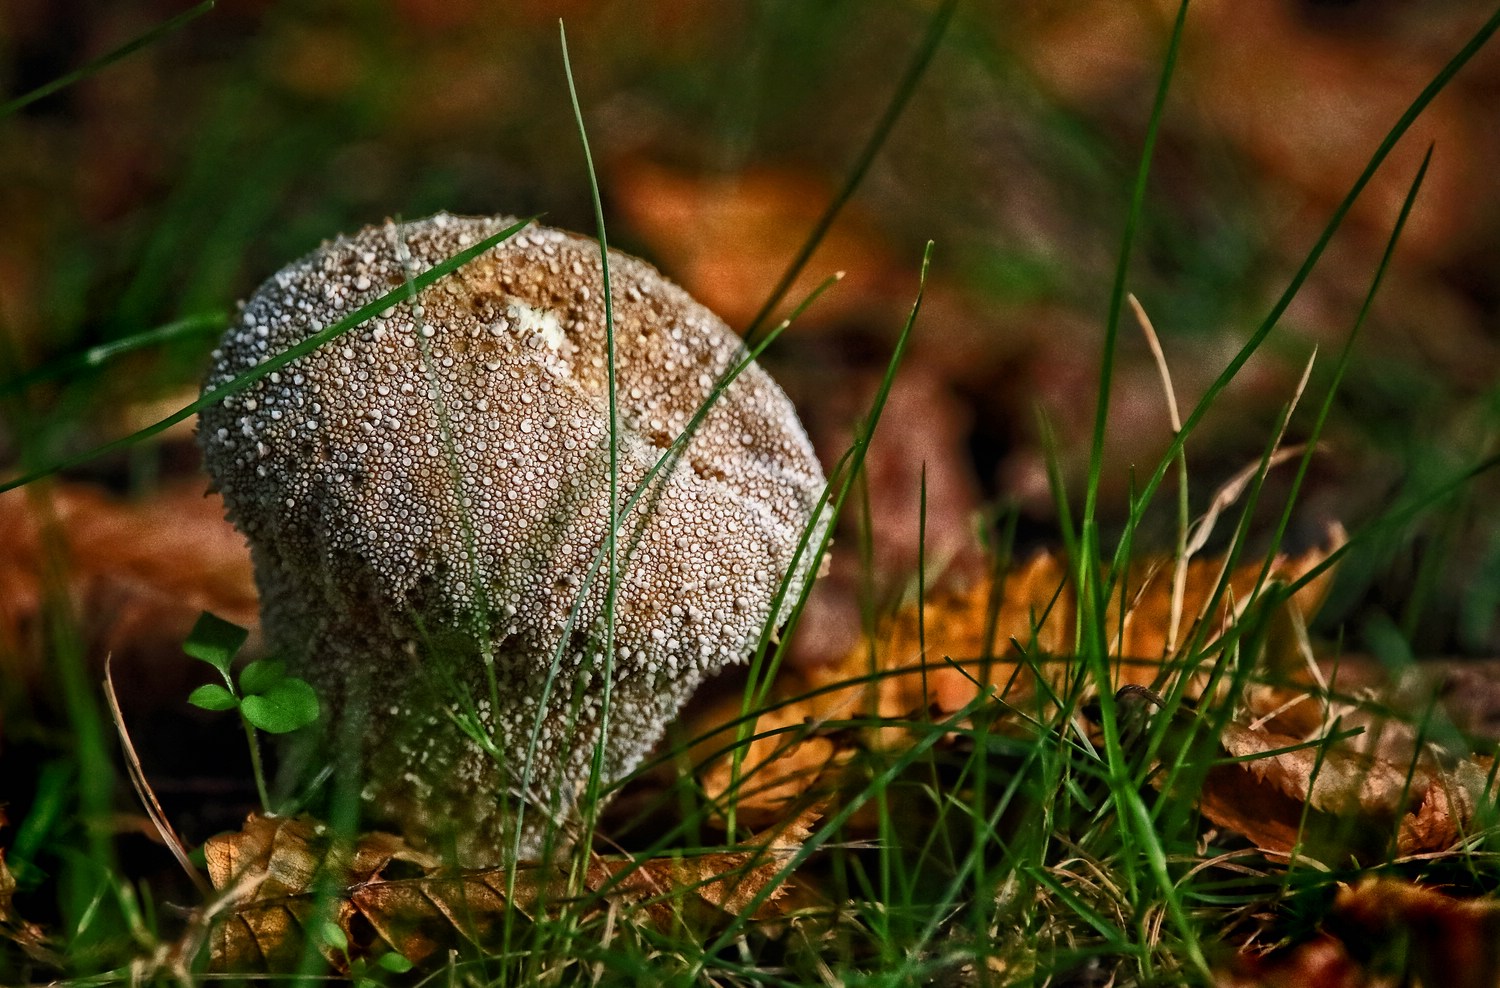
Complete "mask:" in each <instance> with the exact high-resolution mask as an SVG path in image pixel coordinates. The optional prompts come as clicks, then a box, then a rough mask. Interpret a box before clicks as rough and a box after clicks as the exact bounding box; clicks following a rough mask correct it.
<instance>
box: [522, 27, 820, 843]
mask: <svg viewBox="0 0 1500 988" xmlns="http://www.w3.org/2000/svg"><path fill="white" fill-rule="evenodd" d="M564 42H565V36H564ZM565 65H566V53H565ZM573 98H574V101H575V104H576V101H577V96H576V90H575V91H574V93H573ZM575 114H576V115H577V116H578V118H579V124H580V133H582V118H581V109H580V108H579V107H577V106H576V105H575ZM585 142H586V137H585ZM585 147H586V143H585ZM590 166H591V161H590ZM594 186H595V197H596V200H597V196H598V193H597V182H596V180H595V181H594ZM596 219H598V220H599V221H600V222H601V223H602V207H601V208H599V209H596ZM600 249H601V254H602V256H603V257H604V258H605V262H606V264H607V262H608V254H607V243H604V242H601V247H600ZM606 270H607V269H606ZM839 277H841V275H836V276H834V277H833V278H830V279H827V280H826V281H825V282H823V283H822V284H821V285H819V286H818V287H817V289H815V290H814V291H813V292H812V293H810V294H809V295H808V297H807V298H806V299H805V300H804V301H803V302H802V303H801V304H800V305H799V306H798V307H797V309H796V310H795V311H794V312H793V314H792V317H790V318H788V319H787V320H784V321H783V322H782V323H781V324H780V325H779V326H778V327H777V328H776V329H775V330H774V331H773V332H772V333H770V334H767V336H766V338H764V339H763V340H762V341H760V342H758V343H757V344H756V346H755V347H754V348H753V349H750V350H748V351H745V352H743V356H742V358H741V359H738V360H736V361H734V362H732V363H731V365H730V366H728V367H726V368H725V370H724V371H723V373H722V374H721V375H720V377H719V379H718V380H717V381H716V382H715V383H714V385H713V386H712V387H711V389H710V391H709V394H708V395H707V397H706V399H705V400H704V401H703V402H702V403H701V405H700V406H699V407H698V408H696V409H695V411H694V413H693V414H692V416H691V417H690V419H689V421H688V423H687V424H686V426H685V427H684V428H683V430H682V432H681V434H680V435H678V436H677V437H676V438H675V439H674V440H673V442H672V443H671V444H670V445H669V446H668V447H667V449H666V450H664V451H663V453H662V455H661V456H660V457H659V458H658V459H657V460H656V462H655V463H654V464H653V465H652V467H651V468H650V470H648V471H647V472H646V474H645V475H644V477H643V478H642V480H641V481H640V483H639V484H638V485H637V487H636V489H635V490H634V491H633V492H632V494H631V496H630V498H629V499H627V500H626V501H625V503H623V504H621V503H620V499H619V492H618V479H617V478H618V472H617V471H618V468H617V467H615V468H614V470H613V471H612V477H613V478H614V479H613V481H612V491H613V492H614V497H613V498H612V500H613V506H614V508H615V511H614V515H615V521H616V524H615V525H614V526H613V529H612V533H611V534H612V536H613V541H615V542H616V543H617V542H618V540H619V538H620V523H619V519H621V518H623V517H626V516H627V515H630V514H631V513H632V512H634V511H635V509H636V507H637V505H638V504H639V502H640V500H641V498H642V497H645V496H648V495H649V494H651V492H652V490H653V487H652V485H653V483H654V481H655V480H656V478H657V477H659V476H660V475H661V473H662V472H663V471H664V470H670V469H672V468H673V467H674V466H675V464H676V463H677V461H678V459H679V458H680V456H681V455H682V452H683V449H684V447H685V446H686V444H687V442H688V441H689V440H690V439H691V437H692V435H693V434H694V433H695V432H696V430H697V429H698V427H699V426H700V424H701V423H702V422H703V421H704V418H705V417H706V415H707V414H708V412H709V411H710V409H711V408H712V407H713V406H714V405H715V403H716V402H717V401H718V399H719V398H720V397H722V396H723V395H724V394H725V393H726V391H727V389H728V388H729V386H730V385H731V384H732V383H733V382H734V380H735V379H737V378H738V376H739V375H740V374H741V373H742V372H744V371H746V370H747V369H749V368H750V367H752V366H753V365H754V361H755V358H756V357H757V356H758V355H759V354H760V353H761V352H762V351H763V350H764V349H765V347H766V346H768V345H769V344H770V343H771V342H773V341H774V340H775V338H776V337H777V336H779V335H780V333H781V332H782V331H784V330H785V328H786V327H787V326H788V325H790V322H791V319H792V318H795V317H796V316H798V315H800V314H801V312H803V311H805V309H806V308H807V307H808V306H810V305H811V304H812V303H813V302H814V301H815V300H816V299H817V298H818V297H820V296H821V294H822V293H823V292H824V291H826V290H827V289H828V288H829V287H830V286H831V285H832V284H833V283H834V282H835V281H837V280H838V278H839ZM606 298H607V299H610V298H612V294H610V293H607V294H606ZM607 314H608V313H607ZM608 322H609V323H611V324H612V315H610V318H609V320H608ZM609 382H610V386H611V390H612V391H613V387H614V384H615V375H614V374H613V373H611V374H610V375H609ZM611 418H612V419H614V420H615V421H618V419H617V416H611ZM617 446H618V443H617V441H616V442H612V444H611V453H612V454H613V453H615V451H616V448H617ZM657 489H659V488H657ZM611 549H614V551H615V555H614V556H613V557H612V556H611V551H610V550H611ZM612 558H615V559H617V558H618V548H617V547H616V546H612V545H609V544H606V545H605V546H603V547H601V550H600V551H599V552H598V553H597V554H596V556H595V558H594V559H593V561H592V563H591V564H590V566H589V567H588V570H587V573H586V575H585V576H584V578H583V581H582V586H581V588H580V590H579V592H578V594H577V595H576V596H575V599H574V604H573V606H572V608H571V609H570V611H569V614H568V617H567V620H566V622H565V625H564V628H563V632H562V634H561V635H560V637H559V639H558V644H557V647H556V648H555V650H554V654H553V657H552V661H551V663H550V665H549V668H548V670H547V673H546V677H545V681H544V684H543V690H542V696H541V705H540V707H539V716H538V718H537V720H536V721H535V722H534V723H533V729H532V731H531V732H530V733H531V736H530V738H529V740H528V743H527V752H526V757H525V763H524V769H523V775H524V777H526V778H530V776H531V775H532V771H531V766H532V765H533V761H534V758H535V753H536V750H537V742H538V738H539V731H540V725H541V717H540V712H541V711H542V710H545V709H546V707H547V704H548V703H549V702H551V700H552V697H553V693H554V691H555V687H556V684H557V682H558V677H559V673H560V667H561V662H562V657H563V654H564V651H565V649H566V647H567V643H568V641H569V640H570V638H571V636H572V634H573V632H574V629H575V628H576V626H577V620H578V617H579V612H580V608H581V606H582V603H583V601H584V600H585V599H586V594H587V592H588V589H589V587H590V586H592V584H593V581H594V579H596V578H597V575H598V572H599V569H600V567H601V566H602V565H604V564H605V563H606V562H610V561H611V559H612ZM613 568H614V569H616V570H617V568H618V564H617V563H616V564H615V565H614V567H613ZM606 623H607V622H606ZM573 715H574V716H576V715H577V708H576V706H575V708H574V711H573ZM597 785H599V783H596V786H597ZM595 794H596V795H597V794H598V790H597V789H596V793H595ZM526 811H527V808H526V806H525V805H524V804H523V805H522V806H521V807H520V812H522V813H524V812H526ZM517 829H518V831H519V830H520V828H519V827H518V828H517Z"/></svg>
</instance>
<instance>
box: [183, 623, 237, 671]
mask: <svg viewBox="0 0 1500 988" xmlns="http://www.w3.org/2000/svg"><path fill="white" fill-rule="evenodd" d="M249 636H250V632H248V631H246V630H245V629H244V628H241V627H240V626H239V625H237V624H232V623H230V622H229V621H225V620H224V619H223V618H220V617H215V616H214V615H212V614H210V613H208V612H207V611H204V612H203V613H202V614H200V615H198V621H197V623H196V624H194V625H193V630H192V631H191V632H189V633H188V637H187V641H185V642H183V643H182V650H183V651H184V652H186V653H187V654H189V655H191V656H192V657H193V658H195V659H199V660H201V661H203V662H207V663H208V664H209V665H211V666H213V667H214V668H215V669H217V670H219V674H220V675H222V676H224V677H225V678H228V676H229V663H230V661H231V660H233V659H234V653H235V652H238V651H239V650H240V646H241V645H243V644H245V639H246V638H248V637H249Z"/></svg>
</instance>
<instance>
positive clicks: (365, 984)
mask: <svg viewBox="0 0 1500 988" xmlns="http://www.w3.org/2000/svg"><path fill="white" fill-rule="evenodd" d="M313 935H314V937H315V938H316V939H317V940H318V941H319V942H320V943H321V944H322V945H323V946H324V947H326V948H327V949H328V950H330V951H332V952H334V953H338V954H343V955H344V957H345V959H346V960H347V962H348V965H349V980H350V981H351V982H352V983H353V984H354V986H355V988H378V986H379V985H382V984H384V983H385V981H384V979H383V976H384V975H388V974H405V973H406V972H407V971H410V970H411V969H412V968H413V967H414V966H415V965H413V964H412V962H411V961H410V960H409V959H408V958H407V957H406V955H405V954H402V953H399V952H397V951H394V950H391V951H387V952H386V953H383V954H380V955H379V956H376V957H374V958H367V957H363V956H359V957H353V958H350V956H349V937H348V936H347V935H346V934H345V933H344V931H343V929H342V928H341V927H340V926H339V925H338V924H337V923H335V922H334V921H333V920H330V919H325V920H323V921H322V922H321V923H319V924H318V925H317V926H315V927H314V928H313Z"/></svg>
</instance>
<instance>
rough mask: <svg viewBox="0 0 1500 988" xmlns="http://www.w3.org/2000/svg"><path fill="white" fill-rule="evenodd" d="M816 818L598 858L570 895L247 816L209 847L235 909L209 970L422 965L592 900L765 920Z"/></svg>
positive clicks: (653, 914) (717, 918) (527, 880)
mask: <svg viewBox="0 0 1500 988" xmlns="http://www.w3.org/2000/svg"><path fill="white" fill-rule="evenodd" d="M821 814H822V809H821V807H817V806H813V807H809V808H807V809H805V810H804V811H803V812H802V813H801V814H800V815H798V816H797V817H795V818H793V819H791V820H789V821H784V822H782V823H781V824H780V825H778V826H775V827H772V828H769V829H768V830H767V831H765V832H764V833H761V834H759V835H756V836H755V837H753V838H752V839H751V840H749V841H747V842H746V843H745V844H743V845H741V846H740V847H738V848H735V849H733V850H728V851H723V852H717V853H708V854H697V855H680V856H669V857H662V858H653V859H646V860H636V859H633V858H631V857H629V856H597V855H596V856H595V857H594V858H593V859H592V861H591V862H590V865H589V867H588V869H587V870H586V872H585V875H584V879H583V884H582V887H581V888H574V889H571V890H570V888H569V885H568V881H567V876H566V874H565V873H564V872H563V871H562V870H561V869H560V868H558V867H555V866H549V865H543V864H535V863H531V864H522V865H519V866H518V868H517V872H516V874H515V876H514V881H512V879H511V876H510V875H509V874H508V873H507V872H506V871H504V870H502V869H489V870H484V871H461V872H454V871H451V870H446V869H444V868H443V867H442V866H441V864H440V863H439V862H438V860H437V859H436V858H433V857H432V856H431V855H427V854H424V853H422V852H419V851H416V850H414V849H412V848H411V847H409V846H407V845H406V843H405V842H404V841H402V840H401V839H400V838H399V837H396V836H394V835H391V834H386V833H368V834H363V835H361V836H359V837H358V838H357V839H356V840H355V841H354V842H353V843H352V845H350V844H349V843H348V842H339V841H336V840H334V839H333V838H332V836H331V835H330V833H329V832H328V830H327V828H326V827H324V826H323V825H322V824H320V823H318V822H316V821H314V820H311V819H309V818H307V817H296V818H289V819H274V818H267V817H262V816H251V817H250V818H249V819H248V820H247V821H246V822H245V826H244V828H243V829H242V830H240V831H239V832H238V833H234V834H224V835H221V836H219V837H215V838H213V839H212V840H210V841H209V842H208V844H207V845H206V846H205V855H206V857H207V860H208V870H209V876H210V878H211V879H212V881H213V884H214V887H215V889H218V890H220V891H221V892H226V894H228V895H230V896H231V899H232V902H231V906H230V908H229V909H228V910H227V912H226V913H225V915H224V916H223V917H222V918H220V919H219V921H218V922H217V923H216V925H215V927H214V930H213V934H212V937H211V941H210V943H211V963H212V967H213V969H214V970H216V971H247V970H268V971H273V972H274V971H288V970H293V969H295V968H296V966H297V964H298V963H299V962H300V960H301V958H302V956H303V954H304V952H305V951H306V950H308V949H309V947H308V945H309V943H311V944H312V945H313V949H316V950H318V951H319V952H320V953H321V954H322V955H323V957H324V958H325V960H326V961H327V962H328V963H329V964H330V965H332V966H333V967H334V968H335V970H338V971H340V972H347V971H348V970H349V964H350V962H351V961H353V960H354V959H355V958H358V957H366V956H378V955H379V954H381V953H384V952H386V951H396V952H398V953H400V954H402V955H403V956H405V957H406V958H407V959H408V960H411V961H414V962H418V961H421V960H423V959H424V958H426V957H429V956H431V955H432V954H434V953H436V952H438V951H440V950H444V949H448V948H452V947H455V946H457V945H458V944H459V943H460V942H461V941H467V942H470V943H475V944H483V943H485V942H486V941H487V940H488V939H489V938H490V937H491V935H492V934H493V933H494V931H495V930H497V929H498V928H499V927H500V924H501V922H502V921H503V920H504V919H505V917H506V915H507V911H509V910H514V911H515V912H516V913H518V914H519V915H520V916H522V917H524V918H526V919H528V920H530V919H533V918H535V917H536V916H537V915H538V914H539V913H541V912H544V911H548V910H555V909H557V908H559V907H560V906H562V905H563V904H565V903H568V902H578V901H579V900H580V897H584V896H590V895H593V896H596V897H597V898H598V902H597V904H593V905H589V906H588V909H587V912H588V913H593V912H596V911H597V910H599V909H604V908H618V909H622V910H625V911H627V912H629V913H630V914H631V915H633V916H634V917H636V919H637V921H639V922H643V923H645V924H647V925H650V926H653V927H654V928H656V929H658V930H663V931H678V930H681V929H683V928H686V929H688V930H689V931H691V932H695V933H700V932H702V931H705V930H711V929H713V928H715V927H716V926H720V925H722V924H723V923H724V922H726V921H727V920H728V919H729V918H730V917H734V916H740V915H743V914H744V913H745V912H746V911H748V910H749V909H750V907H751V905H752V904H756V903H757V900H759V901H758V905H757V906H756V909H755V911H754V912H753V914H752V915H751V918H753V919H755V920H757V921H761V922H765V921H770V920H774V919H776V918H778V917H779V916H780V915H781V906H780V904H779V903H780V900H781V899H782V897H783V896H784V895H785V894H786V892H787V889H788V886H787V885H786V884H785V878H784V876H782V872H783V871H784V870H785V866H786V864H787V863H788V862H789V861H790V860H791V858H792V856H793V855H794V854H796V853H797V851H798V850H799V849H800V848H801V846H802V844H803V843H804V842H805V841H806V840H807V838H808V836H809V835H810V834H811V832H812V830H811V828H812V826H813V825H814V824H815V823H816V822H817V820H818V818H819V817H820V816H821ZM393 866H399V869H400V870H404V871H410V872H413V874H411V875H410V876H400V875H397V874H395V873H394V872H395V871H396V870H397V867H393ZM325 923H332V924H333V926H334V927H336V928H337V929H338V930H339V931H340V932H341V933H342V934H343V937H344V939H346V940H347V941H348V944H349V947H348V949H347V951H345V950H341V949H335V948H334V947H332V946H330V945H329V943H328V939H329V938H328V937H327V936H326V935H322V934H320V932H319V931H320V929H321V924H325Z"/></svg>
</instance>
